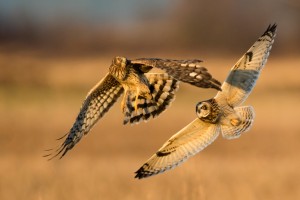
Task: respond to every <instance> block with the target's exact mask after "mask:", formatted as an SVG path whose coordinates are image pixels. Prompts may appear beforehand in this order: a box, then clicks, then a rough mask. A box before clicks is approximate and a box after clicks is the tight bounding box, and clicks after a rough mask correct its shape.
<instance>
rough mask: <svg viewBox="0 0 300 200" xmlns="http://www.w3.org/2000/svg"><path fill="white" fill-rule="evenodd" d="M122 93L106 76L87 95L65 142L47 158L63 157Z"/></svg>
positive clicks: (114, 80)
mask: <svg viewBox="0 0 300 200" xmlns="http://www.w3.org/2000/svg"><path fill="white" fill-rule="evenodd" d="M122 92H123V88H122V86H121V85H120V83H119V82H118V81H117V80H116V79H115V78H114V77H113V76H111V75H110V74H107V75H106V76H105V77H104V78H103V79H102V80H101V81H100V82H99V83H98V84H97V85H95V86H94V88H93V89H92V90H91V91H90V92H89V93H88V95H87V97H86V99H85V101H84V102H83V104H82V107H81V109H80V112H79V114H78V116H77V118H76V121H75V123H74V124H73V127H72V128H71V129H70V131H69V133H67V134H66V135H67V137H66V139H65V141H64V142H63V143H62V145H61V146H60V147H59V148H58V149H57V150H56V152H54V153H53V154H54V155H52V154H49V155H47V156H52V157H51V158H50V159H52V158H53V157H55V156H57V155H59V154H61V157H63V156H64V155H65V154H66V153H67V152H68V151H69V150H71V149H72V148H73V147H74V146H75V144H76V143H77V142H79V141H80V139H81V138H82V136H83V135H86V134H87V133H88V132H89V131H90V129H91V128H92V127H93V126H94V125H95V123H96V122H97V121H98V120H99V119H100V118H101V117H102V116H103V115H104V114H105V113H106V112H107V111H108V110H109V109H110V107H111V106H112V105H113V104H114V103H115V102H116V100H117V99H118V97H119V96H120V95H121V94H122ZM66 135H65V136H66ZM65 136H64V137H65ZM64 137H63V138H64Z"/></svg>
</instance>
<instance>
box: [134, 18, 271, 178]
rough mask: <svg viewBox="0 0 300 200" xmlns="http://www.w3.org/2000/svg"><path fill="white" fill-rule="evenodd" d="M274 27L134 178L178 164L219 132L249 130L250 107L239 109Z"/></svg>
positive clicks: (231, 134)
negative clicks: (214, 93) (187, 122)
mask: <svg viewBox="0 0 300 200" xmlns="http://www.w3.org/2000/svg"><path fill="white" fill-rule="evenodd" d="M275 35H276V24H274V25H272V26H271V25H270V26H269V27H268V29H267V30H266V31H265V32H264V34H263V35H262V36H261V37H260V38H259V39H258V40H257V41H256V42H255V43H254V44H253V46H252V47H251V48H250V49H249V50H248V51H247V52H246V53H245V54H244V55H243V56H242V57H241V58H240V59H239V61H238V62H237V63H236V64H235V65H234V66H233V68H232V69H231V71H230V73H229V75H228V77H227V79H226V81H225V82H224V83H223V84H222V87H221V89H222V91H219V92H218V93H217V95H216V96H215V97H214V98H212V99H209V100H207V101H202V102H199V103H198V104H197V105H196V114H197V117H198V118H196V119H195V120H194V121H192V122H191V123H190V124H188V125H187V126H186V127H184V128H183V129H181V130H180V131H179V132H177V133H176V134H175V135H173V136H172V137H171V138H170V139H169V140H168V141H167V142H166V143H165V144H164V145H163V146H162V147H161V148H160V149H159V150H158V151H157V152H156V154H154V155H153V156H152V157H151V158H150V159H149V160H148V161H146V163H145V164H144V165H143V166H142V167H141V168H140V169H139V170H138V171H137V172H136V176H135V178H139V179H141V178H146V177H149V176H153V175H156V174H159V173H162V172H164V171H166V170H169V169H172V168H174V167H176V166H177V165H179V164H181V163H182V162H184V161H185V160H187V159H188V158H189V157H191V156H193V155H195V154H196V153H198V152H200V151H201V150H203V149H204V148H205V147H207V146H208V145H209V144H211V143H212V142H213V141H214V140H215V139H216V138H217V137H218V135H219V134H220V133H222V135H223V137H224V138H226V139H235V138H238V137H239V136H240V135H241V134H242V133H243V132H246V131H248V130H249V129H250V127H251V125H252V123H253V120H254V109H253V108H252V107H251V106H240V105H241V104H242V103H243V102H244V101H245V100H246V99H247V97H248V96H249V94H250V93H251V91H252V89H253V88H254V86H255V83H256V80H257V79H258V76H259V74H260V72H261V70H262V68H263V67H264V66H265V64H266V61H267V58H268V56H269V53H270V50H271V47H272V44H273V42H274V37H275Z"/></svg>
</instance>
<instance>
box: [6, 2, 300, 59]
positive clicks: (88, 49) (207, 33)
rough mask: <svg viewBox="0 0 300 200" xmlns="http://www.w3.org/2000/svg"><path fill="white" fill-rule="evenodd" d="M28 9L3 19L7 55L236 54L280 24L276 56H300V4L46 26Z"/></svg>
mask: <svg viewBox="0 0 300 200" xmlns="http://www.w3.org/2000/svg"><path fill="white" fill-rule="evenodd" d="M165 1H166V0H165ZM29 2H31V3H32V2H34V1H29ZM75 2H78V1H75ZM117 2H118V3H117V4H115V5H114V6H111V7H110V8H109V9H111V10H109V11H108V12H110V13H114V12H116V14H117V13H118V12H119V11H120V10H122V6H123V7H124V5H125V4H126V1H124V2H123V3H120V1H117ZM133 2H135V1H133ZM141 2H143V1H141ZM118 4H120V5H118ZM141 4H142V3H141ZM29 6H30V5H29ZM129 6H132V5H129ZM26 8H27V9H26ZM26 8H24V9H22V7H21V8H20V7H18V9H17V10H15V11H14V12H13V13H10V14H3V13H2V14H0V43H1V46H0V50H1V51H14V50H16V49H33V50H39V51H45V52H47V53H55V52H56V53H57V52H60V53H63V54H92V53H95V54H98V53H108V52H110V53H112V52H115V51H117V52H122V51H126V52H140V51H141V50H154V51H176V50H178V51H193V50H200V49H201V50H202V51H206V50H211V51H212V52H216V51H219V52H223V53H224V52H226V53H233V52H237V51H239V52H240V51H241V50H243V51H244V50H245V46H247V47H248V45H249V44H251V43H252V42H253V41H254V40H256V38H257V37H258V36H259V35H260V34H262V33H263V31H264V30H265V29H266V27H267V26H268V24H271V23H274V22H276V23H277V24H278V25H279V32H280V35H279V36H278V38H279V39H278V40H277V44H276V45H278V46H280V48H276V50H275V51H276V52H275V53H278V52H279V53H281V54H291V53H299V51H300V48H299V44H300V37H299V35H300V2H299V1H298V0H265V1H260V0H253V1H246V0H240V1H235V0H228V1H218V0H217V1H208V0H201V1H197V0H187V1H184V0H177V1H166V3H165V6H164V7H163V8H159V7H155V6H152V7H149V6H135V7H133V8H132V9H128V8H127V12H133V13H134V16H135V17H134V20H132V21H130V19H129V20H126V19H124V20H123V21H122V20H118V21H115V20H114V18H112V17H111V16H113V14H111V15H108V17H107V18H105V17H99V18H98V19H97V17H95V16H94V17H93V19H89V17H86V18H82V15H80V16H77V15H76V13H75V14H74V13H73V14H72V12H71V11H70V12H68V9H66V10H64V12H58V13H53V15H55V18H52V20H48V21H47V20H44V21H43V20H39V19H36V16H35V15H33V14H32V13H31V11H30V10H28V6H27V7H26ZM95 10H96V12H97V8H96V9H95ZM95 10H94V11H93V12H95ZM103 10H105V8H102V9H99V12H102V11H103ZM87 12H88V11H87ZM125 12H126V10H125ZM40 13H43V11H40ZM96 16H97V15H96ZM124 16H126V15H124Z"/></svg>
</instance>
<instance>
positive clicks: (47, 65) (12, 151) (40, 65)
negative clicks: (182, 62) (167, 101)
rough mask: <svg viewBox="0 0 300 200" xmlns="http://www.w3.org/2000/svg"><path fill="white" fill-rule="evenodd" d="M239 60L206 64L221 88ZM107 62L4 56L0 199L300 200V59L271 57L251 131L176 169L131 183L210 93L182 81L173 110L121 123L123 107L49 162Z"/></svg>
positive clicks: (256, 94) (0, 60)
mask: <svg viewBox="0 0 300 200" xmlns="http://www.w3.org/2000/svg"><path fill="white" fill-rule="evenodd" d="M172 57H174V56H172ZM237 58H238V56H237V57H234V56H232V58H230V59H220V58H219V59H217V58H213V57H211V58H206V61H207V62H206V63H205V65H206V66H208V67H209V69H210V71H211V73H212V74H214V76H215V77H216V78H218V79H219V80H221V81H222V80H224V79H225V77H226V75H227V73H228V71H229V69H230V66H232V65H233V64H234V62H235V60H236V59H237ZM110 59H111V57H99V58H93V57H92V58H47V57H37V56H33V55H30V54H25V55H24V54H20V55H19V54H18V55H5V54H2V55H0V67H1V74H0V80H1V83H2V84H1V86H0V113H1V115H0V127H1V140H0V145H1V151H0V155H1V156H0V177H1V178H0V199H37V200H48V199H49V200H53V199H60V200H64V199H73V200H76V199H130V200H131V199H158V200H159V199H164V200H167V199H180V200H181V199H187V200H193V199H197V200H198V199H216V200H217V199H224V200H226V199H231V200H232V199H245V200H253V199H272V200H277V199H278V200H279V199H299V198H300V159H299V153H300V150H299V146H300V125H299V113H300V106H299V103H300V102H299V99H300V80H299V74H300V68H299V63H300V59H299V58H298V59H292V58H276V56H272V55H271V58H270V60H269V62H268V63H267V66H266V68H265V69H264V70H263V72H262V75H261V77H260V79H259V81H258V83H257V87H256V88H255V90H254V91H253V93H252V95H251V96H250V98H249V99H248V100H247V102H246V104H251V105H253V106H254V108H255V110H256V119H255V123H254V126H253V127H252V129H251V130H250V131H249V132H248V133H246V134H244V135H243V136H242V137H241V138H239V139H237V140H231V141H228V140H224V139H223V138H221V137H220V138H218V139H217V141H216V142H214V143H213V144H212V145H211V146H209V147H208V148H206V149H205V150H204V151H202V152H201V153H199V154H198V155H197V156H195V157H193V158H191V159H190V160H188V161H187V162H186V163H184V164H183V165H181V166H180V167H178V168H176V169H175V170H171V171H169V172H167V173H165V174H161V175H158V176H154V177H151V178H149V179H145V180H136V179H134V178H133V177H134V173H133V172H134V171H135V170H137V169H138V168H139V167H140V166H141V165H142V164H143V162H144V161H145V160H146V159H147V158H148V157H149V156H151V155H152V153H154V152H155V151H156V150H157V149H158V148H159V147H160V146H161V145H162V143H163V142H165V141H166V140H167V139H168V138H169V137H170V136H171V135H172V134H174V133H175V132H176V131H178V130H179V129H181V128H182V127H184V126H185V125H186V124H187V123H188V122H190V121H191V120H192V119H194V118H195V117H196V115H195V113H194V109H195V108H194V106H195V104H196V103H197V102H198V101H200V100H204V99H207V98H210V97H212V96H213V95H215V93H216V92H215V91H213V90H203V89H198V88H194V87H192V86H188V85H184V84H181V89H180V90H179V92H178V94H177V99H176V101H175V102H174V103H173V104H172V106H171V107H170V109H169V110H167V111H166V112H165V113H164V114H163V115H161V116H160V117H159V118H157V119H155V120H151V121H149V122H148V123H141V124H139V125H134V126H123V125H122V114H121V112H120V107H119V106H120V105H119V103H117V105H116V106H115V107H114V108H113V109H112V110H111V111H110V112H109V113H107V114H106V115H105V117H104V118H103V119H101V121H99V123H98V124H97V125H96V126H95V128H94V129H93V130H92V131H91V132H90V134H89V135H88V136H87V137H85V138H84V139H83V140H82V141H81V142H80V143H79V144H78V145H77V146H76V147H75V148H74V149H73V150H72V151H70V153H68V154H67V156H66V157H64V158H63V159H62V160H52V161H49V162H48V161H46V159H45V158H43V157H42V155H43V154H44V152H43V150H44V149H47V148H51V147H55V146H56V145H58V144H59V142H57V141H55V138H58V137H60V136H61V135H63V134H64V133H66V132H67V131H68V130H69V128H70V127H71V125H72V123H73V120H74V119H75V117H76V115H77V112H78V111H79V107H80V105H81V102H82V100H83V99H84V97H85V95H86V93H87V92H88V90H89V88H91V87H92V86H93V84H95V83H96V82H97V81H98V80H99V79H100V78H101V77H102V76H104V75H105V73H106V71H107V66H108V65H109V63H110ZM99 66H103V67H99Z"/></svg>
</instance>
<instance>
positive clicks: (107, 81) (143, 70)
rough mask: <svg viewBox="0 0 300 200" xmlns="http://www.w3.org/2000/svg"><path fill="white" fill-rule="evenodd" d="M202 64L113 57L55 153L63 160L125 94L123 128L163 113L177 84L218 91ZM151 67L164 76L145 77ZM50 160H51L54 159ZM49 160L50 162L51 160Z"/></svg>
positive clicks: (153, 74)
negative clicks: (124, 125)
mask: <svg viewBox="0 0 300 200" xmlns="http://www.w3.org/2000/svg"><path fill="white" fill-rule="evenodd" d="M201 62H202V61H201V60H196V59H194V60H171V59H157V58H149V59H146V58H142V59H136V60H129V59H126V58H124V57H115V58H114V59H113V60H112V64H111V66H110V67H109V72H108V74H107V75H106V76H105V77H104V78H103V79H102V80H101V81H100V82H99V83H98V84H97V85H96V86H94V88H93V89H92V90H91V91H90V92H89V93H88V95H87V97H86V99H85V101H84V102H83V104H82V107H81V109H80V112H79V114H78V116H77V118H76V120H75V123H74V124H73V126H72V128H71V129H70V131H69V132H68V133H67V134H66V135H64V136H63V137H62V138H64V137H65V136H67V137H66V139H65V141H64V142H63V143H62V145H61V146H60V147H59V148H58V149H57V151H56V152H55V153H54V156H53V155H52V154H53V153H51V154H48V155H46V156H51V155H52V156H53V157H55V156H57V155H59V154H61V157H63V156H64V155H65V154H66V153H67V152H68V151H69V150H70V149H72V148H73V147H74V145H75V144H76V143H77V142H79V141H80V140H81V138H82V136H83V135H86V134H87V133H88V132H89V131H90V129H91V128H92V127H93V126H94V125H95V123H96V122H97V121H98V120H99V119H100V118H101V117H102V116H103V115H104V114H105V113H106V112H107V111H108V110H109V109H110V108H111V106H112V105H113V104H114V103H115V102H116V101H117V99H118V97H119V96H120V95H121V94H122V93H124V96H123V99H122V101H121V110H122V111H123V113H124V121H123V123H124V124H127V123H138V122H139V121H140V120H148V119H149V118H150V117H153V118H154V117H156V116H158V115H159V114H160V113H162V112H163V111H164V110H165V109H166V108H167V106H168V105H169V104H170V103H171V101H172V100H173V99H174V97H175V96H174V93H175V91H176V90H177V88H178V82H179V81H182V82H186V83H190V84H192V85H195V86H197V87H202V88H214V89H217V90H220V86H221V83H220V82H219V81H217V80H216V79H214V78H212V76H211V75H210V74H209V73H208V71H207V69H206V68H204V67H202V66H201V65H200V63H201ZM153 67H156V68H160V69H162V70H164V71H166V72H167V73H147V72H149V71H150V70H151V69H152V68H153ZM53 157H52V158H53ZM50 159H51V158H50Z"/></svg>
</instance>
